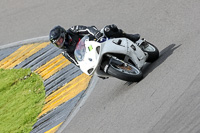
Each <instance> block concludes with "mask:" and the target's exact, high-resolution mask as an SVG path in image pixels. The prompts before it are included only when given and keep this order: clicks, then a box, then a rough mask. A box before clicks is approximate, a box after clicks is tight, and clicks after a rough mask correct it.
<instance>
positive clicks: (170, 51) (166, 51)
mask: <svg viewBox="0 0 200 133" xmlns="http://www.w3.org/2000/svg"><path fill="white" fill-rule="evenodd" d="M181 45H182V44H180V45H178V46H176V44H171V45H169V46H167V47H166V48H164V49H163V50H162V51H160V56H159V58H158V59H157V60H156V61H155V62H153V63H147V64H146V65H145V66H144V67H143V68H142V72H143V76H144V78H145V77H146V76H147V75H148V74H149V73H151V72H152V71H153V70H154V69H156V68H157V67H158V66H160V65H161V64H162V63H163V62H164V61H165V60H166V59H167V58H168V57H169V56H171V55H172V54H173V52H174V51H175V50H176V49H178V48H179V47H180V46H181ZM132 83H134V82H127V83H125V84H128V85H131V84H132Z"/></svg>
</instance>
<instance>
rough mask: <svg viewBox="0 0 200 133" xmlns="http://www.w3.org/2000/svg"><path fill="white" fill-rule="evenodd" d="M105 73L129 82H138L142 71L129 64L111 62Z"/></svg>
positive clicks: (141, 76)
mask: <svg viewBox="0 0 200 133" xmlns="http://www.w3.org/2000/svg"><path fill="white" fill-rule="evenodd" d="M107 73H108V74H110V75H111V76H113V77H116V78H118V79H121V80H125V81H130V82H139V81H140V80H141V79H142V78H143V74H142V72H141V71H140V70H139V69H138V68H136V67H135V66H133V65H131V64H128V63H126V64H123V65H118V64H114V63H111V64H110V65H109V67H108V69H107Z"/></svg>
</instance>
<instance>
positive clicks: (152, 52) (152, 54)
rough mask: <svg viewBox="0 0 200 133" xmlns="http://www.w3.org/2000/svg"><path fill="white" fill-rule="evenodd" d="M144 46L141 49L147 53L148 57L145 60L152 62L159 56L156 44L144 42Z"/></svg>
mask: <svg viewBox="0 0 200 133" xmlns="http://www.w3.org/2000/svg"><path fill="white" fill-rule="evenodd" d="M144 43H145V44H144V47H143V48H142V50H143V51H144V52H146V53H148V55H149V56H148V59H147V60H146V61H147V62H154V61H156V60H157V59H158V58H159V51H158V49H157V47H156V46H154V45H153V44H151V43H149V42H147V41H146V42H144Z"/></svg>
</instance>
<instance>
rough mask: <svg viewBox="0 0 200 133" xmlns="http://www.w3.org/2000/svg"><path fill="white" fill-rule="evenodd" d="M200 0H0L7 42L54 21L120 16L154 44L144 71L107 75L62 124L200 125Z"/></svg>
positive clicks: (160, 131)
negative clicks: (133, 75)
mask: <svg viewBox="0 0 200 133" xmlns="http://www.w3.org/2000/svg"><path fill="white" fill-rule="evenodd" d="M199 7H200V1H199V0H184V1H181V0H167V1H159V0H151V1H146V0H140V1H136V0H135V1H133V0H125V1H123V2H121V1H114V0H112V1H106V0H101V1H92V0H87V1H78V0H74V1H64V0H58V1H53V0H51V1H45V0H40V1H39V0H38V1H32V2H28V1H25V0H18V1H17V2H16V1H14V0H9V1H6V0H1V1H0V45H4V44H7V43H12V42H16V41H21V40H25V39H29V38H35V37H41V36H46V35H48V33H49V30H50V29H51V28H53V27H54V26H55V25H58V24H59V25H62V26H64V27H71V26H73V25H77V24H81V25H88V26H89V25H95V26H97V28H99V29H100V28H102V27H103V26H104V25H106V24H112V23H114V24H116V25H118V27H120V28H122V29H123V30H124V31H126V32H128V33H140V34H141V36H142V37H144V38H146V39H147V40H148V41H150V42H152V43H153V44H155V45H156V46H157V47H158V49H159V50H160V52H161V55H160V58H159V59H158V60H157V61H156V62H154V63H153V64H150V65H149V66H147V68H146V69H145V70H144V75H145V77H144V79H143V80H142V81H141V82H139V83H127V82H124V81H120V80H117V79H108V80H101V79H99V80H98V81H97V83H96V87H95V88H94V89H93V91H92V92H91V94H90V96H89V97H88V99H87V100H86V102H85V104H84V105H83V106H82V107H81V108H80V110H79V111H78V112H77V114H76V115H75V116H74V118H73V119H72V120H71V122H70V123H69V124H63V125H62V126H61V129H62V130H60V131H62V132H64V133H65V132H67V133H70V132H73V133H79V132H82V133H84V132H87V133H94V132H95V133H107V132H110V133H116V132H117V133H122V132H123V133H129V132H134V133H172V132H173V133H179V132H180V133H198V132H200V126H199V124H200V112H199V110H200V54H199V51H200V45H199V42H200V15H199V14H200V8H199Z"/></svg>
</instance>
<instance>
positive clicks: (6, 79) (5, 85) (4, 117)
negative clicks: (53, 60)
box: [0, 69, 45, 133]
mask: <svg viewBox="0 0 200 133" xmlns="http://www.w3.org/2000/svg"><path fill="white" fill-rule="evenodd" d="M44 99H45V91H44V85H43V80H42V79H41V77H40V76H39V75H37V74H35V73H32V72H31V71H30V69H10V70H4V69H0V133H29V132H30V131H31V130H32V126H33V125H34V124H35V122H36V121H37V116H38V114H39V113H40V112H41V109H42V106H43V104H44Z"/></svg>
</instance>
